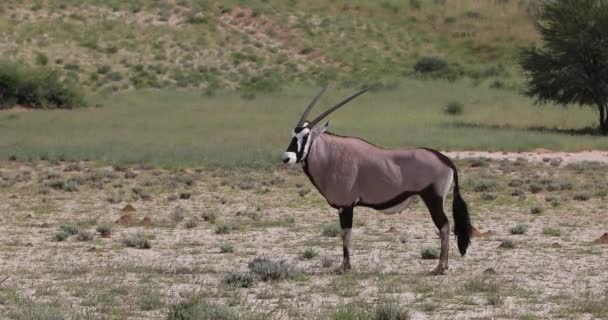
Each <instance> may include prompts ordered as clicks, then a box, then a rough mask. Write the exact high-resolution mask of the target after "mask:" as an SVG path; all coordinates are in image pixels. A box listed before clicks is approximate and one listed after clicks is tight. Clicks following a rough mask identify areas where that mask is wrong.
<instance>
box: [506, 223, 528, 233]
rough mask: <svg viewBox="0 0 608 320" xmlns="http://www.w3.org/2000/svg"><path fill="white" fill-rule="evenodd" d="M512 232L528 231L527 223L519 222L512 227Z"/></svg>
mask: <svg viewBox="0 0 608 320" xmlns="http://www.w3.org/2000/svg"><path fill="white" fill-rule="evenodd" d="M510 231H511V234H524V233H526V231H528V226H527V225H525V224H518V225H516V226H514V227H512V228H511V230H510Z"/></svg>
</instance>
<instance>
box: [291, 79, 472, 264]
mask: <svg viewBox="0 0 608 320" xmlns="http://www.w3.org/2000/svg"><path fill="white" fill-rule="evenodd" d="M325 89H326V88H323V90H321V92H319V94H317V96H316V97H314V99H313V100H312V102H311V103H310V104H309V105H308V107H307V108H306V110H305V111H304V113H303V114H302V116H301V117H300V120H299V121H298V123H297V125H296V127H295V128H294V129H293V131H292V133H291V136H292V138H291V143H290V144H289V146H288V147H287V150H286V151H285V153H283V157H282V160H283V162H284V163H287V164H294V163H297V162H301V163H302V164H303V165H302V168H303V169H304V172H305V173H306V175H307V176H308V178H309V179H310V181H311V182H312V184H313V185H314V186H315V187H316V188H317V190H318V191H319V192H320V193H321V195H323V197H325V199H326V200H327V202H328V203H329V205H331V206H332V207H334V208H336V209H338V214H339V217H340V226H341V228H342V234H341V236H342V248H343V260H342V269H343V270H347V269H350V255H349V245H350V237H351V229H352V226H353V209H354V208H355V207H357V206H363V207H369V208H373V209H376V210H379V211H382V212H385V213H396V212H400V211H402V210H403V209H405V208H406V207H407V205H408V204H409V203H410V201H411V200H412V198H413V196H420V197H421V198H422V200H423V202H424V204H425V205H426V207H427V208H428V210H429V212H430V214H431V218H432V219H433V222H434V223H435V226H437V228H438V229H439V236H440V239H441V254H440V259H439V264H438V265H437V267H436V268H435V269H434V270H433V273H434V274H443V273H445V270H447V269H448V250H449V236H450V225H449V221H448V219H447V217H446V215H445V213H444V211H443V204H444V202H445V199H446V197H447V195H448V192H449V189H450V185H451V184H452V181H454V192H453V193H454V200H453V204H452V210H453V215H454V224H455V226H454V233H455V234H456V237H457V240H458V249H459V251H460V253H461V254H462V255H464V254H465V253H466V251H467V248H468V246H469V243H470V239H469V237H470V221H469V213H468V211H467V205H466V203H465V202H464V200H463V199H462V197H461V196H460V192H459V186H458V172H457V170H456V167H455V166H454V164H453V163H452V161H451V160H450V159H449V158H448V157H447V156H445V155H444V154H442V153H440V152H438V151H436V150H432V149H426V148H421V149H410V150H387V149H382V148H379V147H377V146H375V145H373V144H371V143H369V142H367V141H365V140H363V139H359V138H354V137H346V136H339V135H336V134H332V133H329V132H327V131H326V130H327V126H328V125H329V122H327V123H325V124H324V125H321V126H317V124H318V123H319V122H320V121H321V120H323V118H325V117H327V116H328V115H329V114H331V113H332V112H334V111H336V110H337V109H338V108H340V107H341V106H343V105H344V104H346V103H347V102H349V101H351V100H352V99H354V98H356V97H358V96H359V95H361V94H363V93H364V92H365V91H367V90H366V89H365V90H361V91H359V92H357V93H355V94H353V95H352V96H350V97H348V98H346V99H345V100H343V101H342V102H340V103H338V104H337V105H335V106H334V107H332V108H330V109H328V110H327V111H325V112H323V113H322V114H321V115H319V116H318V117H316V118H315V119H314V120H312V121H308V120H307V117H308V114H309V113H310V110H311V109H312V107H313V106H314V105H315V104H316V103H317V101H318V100H319V98H320V97H321V95H322V94H323V92H325Z"/></svg>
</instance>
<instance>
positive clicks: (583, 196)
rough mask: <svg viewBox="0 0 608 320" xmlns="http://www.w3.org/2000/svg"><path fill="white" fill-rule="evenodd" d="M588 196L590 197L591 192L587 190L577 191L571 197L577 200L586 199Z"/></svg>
mask: <svg viewBox="0 0 608 320" xmlns="http://www.w3.org/2000/svg"><path fill="white" fill-rule="evenodd" d="M590 198H591V194H589V192H587V191H579V192H577V193H575V194H574V196H573V197H572V199H574V200H578V201H587V200H589V199H590Z"/></svg>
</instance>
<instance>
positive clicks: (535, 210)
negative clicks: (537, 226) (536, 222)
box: [530, 204, 545, 214]
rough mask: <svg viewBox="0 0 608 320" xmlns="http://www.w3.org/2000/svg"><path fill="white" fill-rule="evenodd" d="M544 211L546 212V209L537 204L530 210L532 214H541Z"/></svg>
mask: <svg viewBox="0 0 608 320" xmlns="http://www.w3.org/2000/svg"><path fill="white" fill-rule="evenodd" d="M543 211H545V208H543V206H542V205H540V204H535V205H533V206H532V207H531V208H530V214H541V213H543Z"/></svg>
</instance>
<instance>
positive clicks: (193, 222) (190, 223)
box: [184, 219, 198, 229]
mask: <svg viewBox="0 0 608 320" xmlns="http://www.w3.org/2000/svg"><path fill="white" fill-rule="evenodd" d="M197 226H198V223H197V222H196V220H194V219H190V220H188V221H186V223H185V224H184V227H186V229H193V228H196V227H197Z"/></svg>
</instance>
